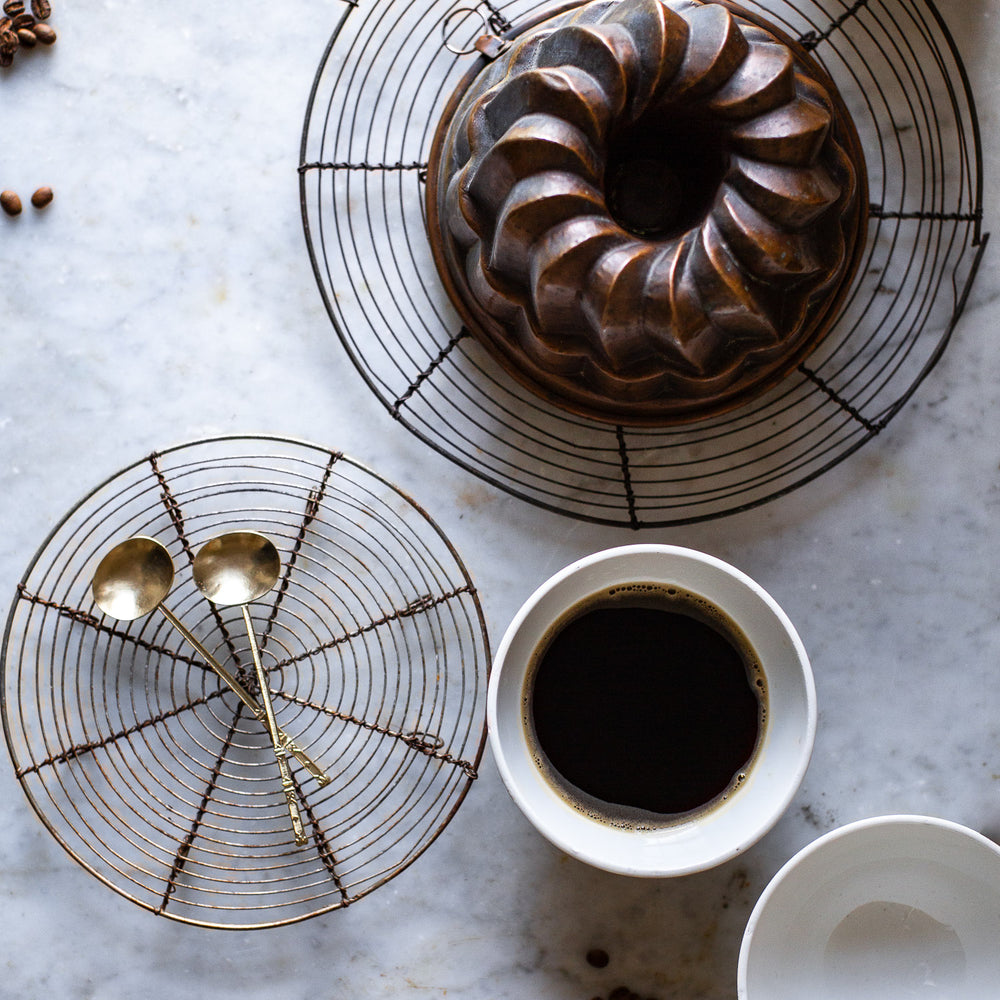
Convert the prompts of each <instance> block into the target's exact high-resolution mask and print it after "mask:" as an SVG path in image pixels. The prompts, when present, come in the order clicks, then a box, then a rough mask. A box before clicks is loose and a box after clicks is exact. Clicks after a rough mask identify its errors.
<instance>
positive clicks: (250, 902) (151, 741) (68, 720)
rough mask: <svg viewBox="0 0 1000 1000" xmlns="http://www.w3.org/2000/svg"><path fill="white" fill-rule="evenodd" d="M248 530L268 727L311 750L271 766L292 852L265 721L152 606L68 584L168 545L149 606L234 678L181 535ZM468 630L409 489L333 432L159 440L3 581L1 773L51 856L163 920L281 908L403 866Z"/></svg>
mask: <svg viewBox="0 0 1000 1000" xmlns="http://www.w3.org/2000/svg"><path fill="white" fill-rule="evenodd" d="M237 529H240V530H242V529H248V530H255V531H260V532H262V533H264V534H266V535H268V537H270V538H271V539H272V540H273V541H274V542H275V544H276V545H277V547H278V548H279V551H280V552H281V555H282V563H283V575H282V578H281V580H280V582H279V583H278V585H277V586H276V587H275V589H274V590H272V591H271V593H270V594H269V595H268V596H267V597H266V598H264V599H262V600H261V601H259V602H256V603H255V604H253V605H252V606H251V607H252V615H253V619H254V622H255V625H256V631H257V634H258V636H259V637H260V645H261V652H262V656H263V658H264V665H265V668H266V670H267V673H268V677H269V681H270V685H269V686H270V687H271V690H272V698H273V700H274V705H275V711H276V713H277V715H278V720H279V724H280V725H281V727H282V728H284V729H285V730H286V731H287V732H288V733H289V734H290V735H292V737H293V738H294V739H296V740H297V742H298V743H299V744H300V745H302V746H303V747H308V751H309V754H310V755H311V756H312V757H313V758H314V759H315V760H316V761H317V762H319V763H321V765H322V766H323V767H324V768H325V769H326V771H327V773H328V774H329V775H330V776H331V778H332V781H331V783H330V784H329V785H328V786H326V787H323V788H320V787H319V786H318V785H317V783H316V782H315V781H314V780H313V779H312V778H311V777H310V775H309V774H308V773H307V772H306V771H305V770H304V769H299V768H298V766H297V765H296V766H295V767H293V773H294V775H295V780H296V783H297V787H298V792H299V795H300V800H301V803H302V807H303V809H302V811H303V820H304V823H305V825H306V828H307V831H308V833H309V836H310V843H309V845H308V846H307V847H304V848H296V847H295V845H294V842H293V839H292V834H291V830H290V827H289V823H288V815H287V810H286V809H285V807H284V799H283V795H282V792H281V784H280V779H279V777H278V772H277V768H276V767H275V766H274V757H273V754H271V753H270V747H269V743H268V740H267V736H266V733H265V731H264V729H263V727H262V726H261V725H260V724H259V722H258V721H257V720H256V719H255V718H254V717H253V716H252V714H251V713H249V712H248V711H246V710H245V709H244V707H243V704H242V702H241V701H240V700H239V699H238V698H236V696H235V695H233V694H232V693H231V692H230V691H229V689H228V688H227V687H226V686H225V685H223V684H222V683H221V682H220V681H219V680H218V678H217V677H216V675H215V674H214V673H212V672H211V671H210V670H209V669H208V668H207V667H206V665H205V664H204V663H203V662H201V661H200V660H199V657H198V656H197V655H196V654H195V653H194V652H193V651H192V650H190V649H189V648H187V647H186V646H185V645H184V643H183V640H182V639H181V637H180V636H179V635H177V633H176V632H174V631H173V630H172V629H171V628H170V626H169V625H168V624H167V622H166V621H165V619H164V618H163V617H162V616H160V615H159V614H158V613H156V612H154V613H152V614H151V615H149V616H147V617H146V618H143V619H139V620H137V621H134V622H119V621H115V620H111V619H108V618H106V617H105V616H103V615H102V614H101V612H100V611H99V610H98V609H97V608H96V607H95V605H94V602H93V599H92V595H91V593H90V580H91V577H92V574H93V571H94V569H95V567H96V565H97V563H98V562H99V560H100V558H101V555H102V554H103V553H104V552H105V551H107V549H108V548H110V547H111V546H112V545H114V544H116V543H117V542H119V541H121V540H123V539H124V538H127V537H130V536H132V535H136V534H145V535H152V536H154V537H156V538H158V539H159V540H160V541H162V542H163V543H164V544H165V545H166V546H167V548H168V549H169V550H170V552H171V555H172V558H173V559H174V563H175V566H176V567H177V576H176V579H175V583H174V589H173V591H172V593H171V594H170V596H169V598H168V599H167V600H166V601H165V602H164V603H165V604H166V605H167V606H168V607H169V608H170V609H171V610H172V611H173V612H174V613H175V614H177V615H178V616H179V617H180V618H181V619H182V621H183V622H184V623H185V625H186V626H187V627H188V628H189V629H191V630H192V631H193V632H195V633H196V635H197V636H198V638H199V639H200V640H201V641H202V642H203V643H204V645H205V646H206V648H207V649H208V650H209V651H210V652H211V653H212V655H213V656H214V657H215V658H216V659H218V660H220V661H222V662H224V663H226V664H227V665H228V666H229V668H230V670H232V671H233V672H234V673H237V675H238V677H239V678H240V679H241V680H242V681H243V682H244V684H245V685H246V686H247V687H248V688H251V689H252V688H253V671H252V670H250V671H249V672H248V671H247V669H246V668H247V667H248V666H250V665H251V661H250V656H249V648H248V645H247V642H246V638H245V632H243V631H242V629H241V620H238V619H239V612H238V610H236V611H235V612H233V611H227V610H218V609H215V608H214V607H213V606H212V605H210V604H209V603H208V602H207V601H205V600H204V599H203V598H201V597H200V595H199V594H198V592H197V590H196V588H195V586H194V583H193V582H192V579H191V575H190V557H191V553H192V552H193V551H196V550H197V549H198V547H199V546H200V545H201V544H203V543H204V542H205V541H206V540H208V539H209V538H210V537H212V536H213V535H215V534H218V533H221V532H223V531H227V530H237ZM488 664H489V649H488V640H487V635H486V630H485V624H484V621H483V616H482V611H481V608H480V604H479V599H478V595H477V593H476V590H475V588H474V586H473V584H472V581H471V580H470V578H469V576H468V574H467V572H466V571H465V569H464V567H463V565H462V563H461V561H460V560H459V557H458V555H457V554H456V552H455V551H454V549H453V547H452V546H451V544H450V543H449V542H448V541H447V539H446V538H445V537H444V535H443V534H442V533H441V531H440V529H438V528H437V526H436V525H435V524H434V523H433V521H431V519H430V518H429V517H428V516H427V514H426V513H424V511H422V510H421V509H420V508H419V507H418V506H417V505H416V504H415V503H414V502H413V501H412V500H410V499H409V498H408V497H406V496H404V495H403V494H402V493H401V492H400V491H399V490H397V489H396V488H394V487H393V486H391V485H390V484H389V483H387V482H386V481H385V480H383V479H382V478H380V477H379V476H377V475H376V474H375V473H373V472H371V471H370V470H368V469H366V468H364V467H363V466H361V465H359V464H358V463H356V462H354V461H353V460H351V459H349V458H347V457H345V456H343V455H341V454H338V453H336V452H330V451H326V450H324V449H321V448H317V447H315V446H312V445H308V444H305V443H301V442H294V441H288V440H284V439H279V438H259V437H252V438H243V437H240V438H221V439H213V440H207V441H201V442H196V443H193V444H187V445H182V446H178V447H176V448H172V449H169V450H166V451H163V452H160V453H157V454H154V455H150V456H147V457H146V458H144V459H143V460H142V461H139V462H137V463H135V464H134V465H132V466H130V467H128V468H126V469H124V470H123V471H121V472H120V473H118V474H116V475H115V476H113V477H112V478H110V479H109V480H107V481H106V482H105V483H103V484H102V485H101V486H99V487H97V488H96V489H95V490H94V491H93V492H91V493H90V494H89V495H88V496H87V497H85V498H84V499H83V500H82V501H81V502H80V503H79V504H78V505H77V506H76V507H74V509H73V510H71V511H70V512H69V513H68V514H67V515H66V517H65V518H64V519H63V521H62V522H61V523H60V524H59V525H58V526H57V527H56V528H55V530H54V531H53V532H52V534H51V535H50V537H49V538H48V539H47V540H46V541H45V542H44V544H43V545H42V546H41V548H40V549H39V551H38V553H37V554H36V556H35V558H34V559H33V560H32V562H31V565H30V566H29V568H28V570H27V571H26V572H25V574H24V577H23V578H22V580H21V582H20V583H19V585H18V586H17V589H16V593H15V594H14V600H13V603H12V607H11V611H10V615H9V618H8V622H7V629H6V633H5V636H4V644H3V651H2V659H0V671H2V675H0V680H2V686H0V691H2V692H3V724H4V733H5V736H6V739H7V744H8V747H9V750H10V754H11V758H12V761H13V765H14V769H15V772H16V775H17V778H18V780H19V781H20V782H21V785H22V787H23V788H24V791H25V793H26V795H27V797H28V799H29V801H30V802H31V805H32V806H33V807H34V809H35V811H36V812H37V814H38V816H39V818H40V819H41V820H42V822H43V823H44V824H45V826H46V827H47V828H48V829H49V831H50V832H51V833H52V834H53V836H54V837H55V838H56V839H57V840H58V841H59V843H60V844H61V845H62V846H63V847H64V848H65V849H66V850H67V851H68V852H69V853H70V855H71V856H72V857H73V858H74V859H75V860H76V861H78V862H79V863H80V864H81V865H83V866H84V867H85V868H86V869H88V870H89V871H90V872H92V873H93V874H94V875H95V876H97V877H98V878H99V879H101V880H102V881H103V882H105V883H106V884H107V885H108V886H110V887H111V888H112V889H114V890H116V891H117V892H119V893H120V894H121V895H123V896H125V897H126V898H128V899H131V900H132V901H134V902H135V903H137V904H139V905H140V906H143V907H145V908H146V909H149V910H151V911H153V912H155V913H158V914H161V915H163V916H165V917H170V918H173V919H176V920H179V921H182V922H186V923H190V924H195V925H200V926H208V927H222V928H241V929H246V928H250V927H269V926H276V925H278V924H287V923H292V922H294V921H298V920H302V919H304V918H306V917H310V916H314V915H315V914H318V913H323V912H327V911H329V910H334V909H337V908H340V907H343V906H347V905H349V904H351V903H353V902H355V901H356V900H357V899H359V898H361V897H362V896H364V895H366V894H368V893H369V892H371V891H373V890H374V889H375V888H377V887H378V886H380V885H382V884H384V883H385V882H386V881H388V880H389V879H391V878H392V877H393V876H394V875H396V874H397V873H398V872H400V871H401V870H403V869H404V868H406V867H407V866H408V865H409V864H411V863H412V862H413V861H414V860H415V859H416V858H417V857H418V856H419V855H420V854H421V853H422V852H423V851H424V850H425V849H426V848H427V847H428V845H429V844H430V843H431V842H432V841H433V840H434V839H435V838H436V837H437V836H438V835H439V834H440V833H441V831H442V830H443V829H444V827H445V826H446V825H447V823H448V822H449V820H450V819H451V818H452V816H453V815H454V813H455V811H456V810H457V809H458V807H459V805H460V803H461V802H462V800H463V799H464V797H465V795H466V793H467V791H468V789H469V787H470V785H471V783H472V782H473V780H474V779H475V777H476V774H477V768H478V765H479V761H480V759H481V755H482V752H483V746H484V738H485V707H484V706H485V685H486V679H487V675H488Z"/></svg>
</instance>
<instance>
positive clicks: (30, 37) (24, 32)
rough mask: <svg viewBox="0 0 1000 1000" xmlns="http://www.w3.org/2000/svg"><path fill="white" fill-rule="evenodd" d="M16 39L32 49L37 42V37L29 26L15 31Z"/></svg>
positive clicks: (24, 46) (23, 45)
mask: <svg viewBox="0 0 1000 1000" xmlns="http://www.w3.org/2000/svg"><path fill="white" fill-rule="evenodd" d="M17 40H18V42H20V44H21V46H22V47H23V48H26V49H33V48H34V47H35V46H36V45H37V44H38V37H37V36H36V35H35V33H34V32H33V31H31V30H30V29H29V28H22V29H21V30H20V31H19V32H18V33H17Z"/></svg>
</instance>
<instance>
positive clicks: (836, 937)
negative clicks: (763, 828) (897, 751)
mask: <svg viewBox="0 0 1000 1000" xmlns="http://www.w3.org/2000/svg"><path fill="white" fill-rule="evenodd" d="M738 982H739V997H740V1000H804V998H808V1000H903V998H913V997H920V998H926V1000H996V998H997V997H1000V847H998V846H997V845H996V844H994V843H993V842H992V841H990V840H988V839H987V838H986V837H983V836H982V835H980V834H978V833H976V832H975V831H973V830H969V829H967V828H965V827H963V826H959V825H957V824H955V823H950V822H947V821H945V820H941V819H933V818H931V817H927V816H882V817H878V818H876V819H869V820H862V821H861V822H858V823H852V824H850V825H848V826H845V827H842V828H841V829H839V830H834V831H833V832H832V833H828V834H826V836H823V837H820V838H819V840H817V841H815V842H814V843H812V844H810V845H809V846H808V847H806V848H804V849H803V850H802V851H800V852H799V853H798V854H797V855H796V856H795V857H794V858H792V860H791V861H789V862H788V864H786V865H785V866H784V868H782V869H781V871H779V872H778V874H777V875H775V877H774V879H772V881H771V883H770V885H768V887H767V889H766V890H765V891H764V894H763V895H762V896H761V897H760V899H759V900H758V902H757V905H756V907H755V908H754V910H753V913H752V914H751V916H750V921H749V923H748V924H747V928H746V932H745V934H744V937H743V946H742V948H741V950H740V960H739V973H738Z"/></svg>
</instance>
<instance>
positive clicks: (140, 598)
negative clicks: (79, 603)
mask: <svg viewBox="0 0 1000 1000" xmlns="http://www.w3.org/2000/svg"><path fill="white" fill-rule="evenodd" d="M173 582H174V564H173V561H172V560H171V558H170V554H169V553H168V552H167V550H166V549H165V548H164V547H163V545H162V544H161V543H160V542H158V541H156V539H155V538H146V537H145V536H144V535H137V536H136V537H134V538H129V539H127V540H126V541H124V542H120V543H119V544H118V545H116V546H115V547H114V548H113V549H111V551H110V552H108V554H107V555H106V556H105V557H104V558H103V559H102V560H101V562H100V565H99V566H98V567H97V570H96V571H95V573H94V580H93V585H92V590H93V594H94V603H96V604H97V606H98V607H99V608H100V609H101V611H103V612H104V613H105V614H106V615H109V616H110V617H112V618H118V619H119V620H121V621H127V622H130V621H134V620H135V619H136V618H142V617H143V616H144V615H148V614H149V613H150V612H151V611H152V610H153V609H154V608H156V607H157V606H158V605H159V604H160V602H161V601H162V600H163V599H164V598H165V597H166V596H167V594H168V593H169V592H170V588H171V586H173Z"/></svg>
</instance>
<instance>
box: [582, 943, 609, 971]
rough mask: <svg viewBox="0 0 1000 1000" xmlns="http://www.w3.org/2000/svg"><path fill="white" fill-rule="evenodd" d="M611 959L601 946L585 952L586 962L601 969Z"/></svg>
mask: <svg viewBox="0 0 1000 1000" xmlns="http://www.w3.org/2000/svg"><path fill="white" fill-rule="evenodd" d="M610 961H611V957H610V956H609V955H608V953H607V952H606V951H605V950H604V949H603V948H591V949H590V951H588V952H587V964H588V965H592V966H593V967H594V968H595V969H603V968H605V967H606V966H607V964H608V962H610Z"/></svg>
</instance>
